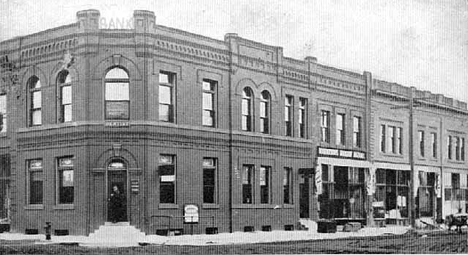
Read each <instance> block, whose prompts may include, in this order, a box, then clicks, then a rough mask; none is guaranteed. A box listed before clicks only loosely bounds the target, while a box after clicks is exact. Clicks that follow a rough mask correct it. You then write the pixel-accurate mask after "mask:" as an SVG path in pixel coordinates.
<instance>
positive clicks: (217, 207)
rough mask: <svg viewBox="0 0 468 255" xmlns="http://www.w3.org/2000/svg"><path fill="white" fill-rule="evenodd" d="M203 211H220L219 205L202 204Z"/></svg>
mask: <svg viewBox="0 0 468 255" xmlns="http://www.w3.org/2000/svg"><path fill="white" fill-rule="evenodd" d="M202 208H203V209H219V205H218V204H202Z"/></svg>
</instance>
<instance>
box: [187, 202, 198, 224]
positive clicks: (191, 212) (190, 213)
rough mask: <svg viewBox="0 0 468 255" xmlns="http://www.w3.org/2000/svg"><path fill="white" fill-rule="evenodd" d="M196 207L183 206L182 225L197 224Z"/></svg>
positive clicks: (193, 205)
mask: <svg viewBox="0 0 468 255" xmlns="http://www.w3.org/2000/svg"><path fill="white" fill-rule="evenodd" d="M198 220H199V214H198V205H195V204H187V205H185V206H184V223H192V224H194V223H198Z"/></svg>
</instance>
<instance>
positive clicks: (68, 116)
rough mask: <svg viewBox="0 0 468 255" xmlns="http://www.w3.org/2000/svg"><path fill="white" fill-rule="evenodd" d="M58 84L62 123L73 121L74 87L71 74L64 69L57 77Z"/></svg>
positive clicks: (60, 119)
mask: <svg viewBox="0 0 468 255" xmlns="http://www.w3.org/2000/svg"><path fill="white" fill-rule="evenodd" d="M57 86H58V88H57V89H58V93H59V96H58V98H59V107H60V108H59V111H58V112H59V117H58V121H59V122H60V123H63V122H69V121H72V116H73V115H72V87H71V75H70V73H69V72H68V71H66V70H63V71H61V72H60V73H59V75H58V77H57Z"/></svg>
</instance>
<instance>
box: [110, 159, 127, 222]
mask: <svg viewBox="0 0 468 255" xmlns="http://www.w3.org/2000/svg"><path fill="white" fill-rule="evenodd" d="M127 190H128V189H127V166H126V164H125V162H124V161H122V160H112V161H111V162H110V163H109V164H108V165H107V194H108V200H107V201H108V202H107V220H108V221H110V222H119V221H128V216H127V198H128V195H127Z"/></svg>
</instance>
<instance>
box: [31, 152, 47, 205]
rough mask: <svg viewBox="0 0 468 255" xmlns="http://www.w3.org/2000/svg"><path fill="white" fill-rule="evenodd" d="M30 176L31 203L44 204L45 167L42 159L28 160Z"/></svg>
mask: <svg viewBox="0 0 468 255" xmlns="http://www.w3.org/2000/svg"><path fill="white" fill-rule="evenodd" d="M28 178H29V204H32V205H34V204H42V202H43V182H44V177H43V169H42V159H34V160H29V161H28Z"/></svg>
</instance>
